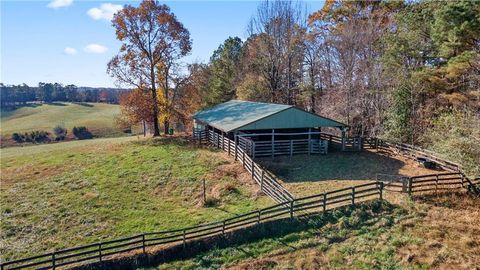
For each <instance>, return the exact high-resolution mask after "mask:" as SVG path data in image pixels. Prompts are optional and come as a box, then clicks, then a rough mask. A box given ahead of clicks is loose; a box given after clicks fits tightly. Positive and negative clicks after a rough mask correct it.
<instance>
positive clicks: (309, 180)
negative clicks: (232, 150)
mask: <svg viewBox="0 0 480 270" xmlns="http://www.w3.org/2000/svg"><path fill="white" fill-rule="evenodd" d="M260 163H261V164H263V165H265V166H266V167H267V168H269V169H270V170H271V171H272V172H273V173H274V174H275V175H276V176H278V178H279V180H280V181H281V182H282V185H283V186H284V187H286V188H287V189H288V190H289V191H290V192H292V193H293V194H295V195H296V196H308V195H313V194H318V193H322V192H325V191H329V190H335V189H339V188H344V187H349V186H354V185H360V184H363V183H367V182H369V181H376V180H377V177H378V178H379V179H382V178H395V177H401V176H414V175H420V174H429V173H437V172H438V171H433V170H429V169H425V168H424V167H422V166H421V165H419V164H418V163H416V162H414V161H412V160H409V159H406V158H404V157H401V156H395V157H390V156H387V155H383V154H380V153H376V152H373V151H363V152H330V153H328V154H327V155H311V156H308V155H296V156H292V157H286V156H280V157H275V159H274V160H273V161H272V159H271V158H263V159H261V160H260Z"/></svg>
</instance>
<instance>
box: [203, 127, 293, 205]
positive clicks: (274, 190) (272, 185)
mask: <svg viewBox="0 0 480 270" xmlns="http://www.w3.org/2000/svg"><path fill="white" fill-rule="evenodd" d="M206 136H207V139H208V142H209V143H210V144H211V145H212V146H215V147H218V148H220V149H223V150H224V151H225V152H227V153H228V155H231V156H233V157H235V160H237V161H239V162H240V163H241V164H242V165H243V167H244V168H245V169H246V170H247V171H248V172H249V173H250V174H251V176H252V179H253V180H254V181H255V182H256V183H257V184H258V185H260V190H261V191H262V192H264V193H265V194H266V195H267V196H269V197H271V198H272V199H274V200H275V201H276V202H280V203H282V202H289V201H291V200H292V199H293V198H294V196H293V195H292V194H291V193H290V192H288V190H286V189H285V188H284V187H283V186H282V185H281V184H280V183H279V182H278V181H277V179H276V178H275V176H274V175H273V174H272V173H270V172H269V171H268V170H265V169H264V168H263V167H262V166H260V165H259V164H258V163H256V162H255V161H254V160H253V158H251V157H250V156H249V155H248V153H247V152H246V150H244V149H242V147H239V146H237V145H236V144H235V142H234V141H233V140H231V139H229V138H227V137H225V136H224V135H223V134H222V135H220V134H218V133H217V132H214V131H209V130H207V134H206Z"/></svg>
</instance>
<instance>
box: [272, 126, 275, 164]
mask: <svg viewBox="0 0 480 270" xmlns="http://www.w3.org/2000/svg"><path fill="white" fill-rule="evenodd" d="M274 157H275V129H272V159H273V158H274Z"/></svg>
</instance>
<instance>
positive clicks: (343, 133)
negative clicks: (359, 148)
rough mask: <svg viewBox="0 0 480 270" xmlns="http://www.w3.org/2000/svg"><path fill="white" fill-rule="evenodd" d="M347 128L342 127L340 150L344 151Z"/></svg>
mask: <svg viewBox="0 0 480 270" xmlns="http://www.w3.org/2000/svg"><path fill="white" fill-rule="evenodd" d="M346 136H347V130H346V128H342V151H345V144H346V143H347V137H346Z"/></svg>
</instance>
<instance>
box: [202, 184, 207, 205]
mask: <svg viewBox="0 0 480 270" xmlns="http://www.w3.org/2000/svg"><path fill="white" fill-rule="evenodd" d="M202 182H203V203H204V204H205V203H207V185H206V183H205V178H203V181H202Z"/></svg>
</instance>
